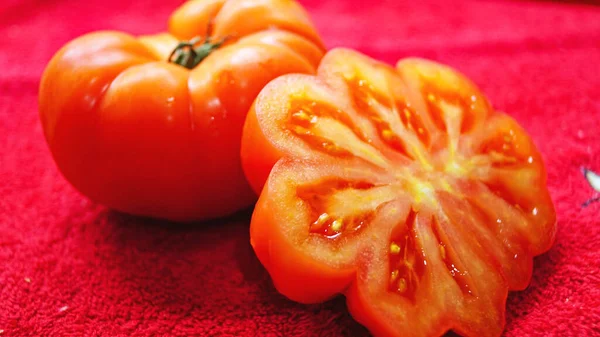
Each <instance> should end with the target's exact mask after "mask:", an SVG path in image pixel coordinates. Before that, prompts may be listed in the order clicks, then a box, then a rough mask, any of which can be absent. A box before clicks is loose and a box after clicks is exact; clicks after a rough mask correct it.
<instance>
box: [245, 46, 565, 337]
mask: <svg viewBox="0 0 600 337" xmlns="http://www.w3.org/2000/svg"><path fill="white" fill-rule="evenodd" d="M242 161H243V165H244V170H245V173H246V175H247V177H248V179H249V180H250V182H251V183H252V186H253V187H254V188H255V189H256V191H257V192H261V195H260V198H259V201H258V203H257V206H256V209H255V211H254V214H253V216H252V223H251V230H250V233H251V243H252V246H253V248H254V250H255V252H256V254H257V256H258V258H259V260H260V261H261V263H262V264H263V265H264V266H265V268H266V269H267V270H268V272H269V274H270V275H271V277H272V279H273V282H274V285H275V287H276V288H277V289H278V290H279V291H280V292H281V293H282V294H284V295H285V296H287V297H288V298H290V299H292V300H295V301H298V302H302V303H315V302H320V301H324V300H327V299H329V298H331V297H333V296H335V295H337V294H340V293H342V294H345V296H346V297H347V304H348V307H349V311H350V313H351V314H352V315H353V316H354V317H355V319H356V320H357V321H359V322H360V323H362V324H364V325H365V326H366V327H367V328H368V329H369V330H370V331H371V332H372V333H373V334H375V335H377V336H415V337H417V336H440V335H442V334H443V333H445V332H446V331H448V330H454V331H455V332H457V333H459V334H462V335H465V336H499V335H500V334H501V333H502V331H503V327H504V316H505V302H506V298H507V294H508V291H509V290H522V289H524V288H526V287H527V286H528V284H529V281H530V278H531V274H532V257H533V256H535V255H538V254H542V253H544V252H545V251H547V250H548V249H549V248H550V247H551V245H552V243H553V241H554V237H555V232H556V221H555V210H554V206H553V204H552V201H551V198H550V196H549V192H548V190H547V188H546V172H545V166H544V163H543V162H542V158H541V155H540V153H539V151H538V150H537V149H536V147H535V145H534V143H533V142H532V140H531V138H530V137H529V136H528V135H527V134H526V132H525V130H524V129H523V128H522V127H520V126H519V125H518V123H517V122H515V120H514V119H512V118H511V117H509V116H508V115H507V114H504V113H501V112H497V111H495V110H494V109H493V108H492V106H491V105H490V103H489V102H488V100H487V99H486V97H484V95H483V94H482V93H481V92H480V91H479V90H478V88H477V87H476V86H475V84H474V83H473V82H472V81H470V80H468V79H467V78H466V77H465V76H464V75H462V74H460V73H458V72H457V71H455V70H453V69H451V68H450V67H448V66H445V65H442V64H438V63H434V62H431V61H427V60H423V59H417V58H408V59H403V60H401V61H400V62H399V63H398V64H397V67H396V68H393V67H391V66H389V65H386V64H383V63H381V62H378V61H376V60H373V59H370V58H368V57H367V56H364V55H362V54H360V53H358V52H355V51H352V50H348V49H334V50H332V51H330V52H329V53H327V54H326V55H325V57H324V58H323V60H322V62H321V64H320V66H319V69H318V73H317V75H316V76H310V75H286V76H282V77H280V78H278V79H276V80H274V81H272V82H271V83H269V84H268V85H267V86H266V87H265V88H264V89H263V91H262V92H261V93H260V94H259V96H258V98H257V100H256V102H255V104H254V105H253V107H252V109H251V111H250V112H249V115H248V118H247V121H246V124H245V127H244V135H243V140H242Z"/></svg>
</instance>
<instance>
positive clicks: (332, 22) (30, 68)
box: [0, 0, 600, 337]
mask: <svg viewBox="0 0 600 337" xmlns="http://www.w3.org/2000/svg"><path fill="white" fill-rule="evenodd" d="M303 3H304V4H305V6H306V8H307V9H308V10H309V11H310V13H311V14H312V16H313V19H314V21H315V23H316V25H317V26H318V28H319V30H320V31H321V33H322V35H323V38H324V40H325V41H326V43H327V44H328V46H329V47H334V46H346V47H351V48H356V49H358V50H360V51H363V52H365V53H367V54H369V55H371V56H374V57H378V58H380V59H382V60H384V61H387V62H395V61H396V60H397V59H398V58H401V57H405V56H422V57H428V58H431V59H435V60H438V61H442V62H444V63H448V64H450V65H452V66H454V67H456V68H458V69H460V70H461V71H463V72H464V73H466V74H467V75H468V76H469V77H471V78H472V79H473V80H474V81H475V82H476V83H477V84H479V85H480V86H481V88H482V89H483V90H484V92H485V93H486V94H487V95H488V96H489V97H490V99H491V101H492V102H493V104H494V105H495V106H496V107H497V108H498V109H502V110H504V111H507V112H508V113H510V114H511V115H512V116H514V117H515V118H516V119H517V120H518V121H519V122H520V123H521V124H522V125H523V126H524V127H525V128H526V129H527V130H528V131H529V132H530V133H531V135H532V137H533V138H534V140H535V141H536V143H537V144H538V145H539V148H540V150H541V151H542V153H543V155H544V157H545V159H546V163H547V166H548V176H549V188H550V191H551V194H552V197H553V199H554V201H555V203H556V208H557V212H558V221H559V222H558V225H559V229H558V236H557V241H556V244H555V245H554V247H553V248H552V250H551V251H550V252H549V253H547V254H545V255H543V256H541V257H539V258H537V259H536V260H535V271H534V275H533V280H532V283H531V286H530V287H529V289H527V290H526V291H523V292H520V293H515V294H512V295H511V296H510V297H509V299H508V304H507V307H508V309H507V310H508V314H507V327H506V336H530V335H538V336H592V335H596V336H599V335H600V275H599V273H600V220H599V219H600V204H594V205H591V206H589V207H587V208H582V207H581V203H582V202H583V201H585V200H586V199H587V198H590V197H592V196H594V192H593V190H592V189H591V188H590V187H589V186H588V185H587V184H586V182H585V181H584V179H583V177H582V175H581V173H580V171H579V170H580V167H581V166H587V167H590V168H592V169H595V170H600V101H599V100H598V98H599V97H600V65H599V62H600V7H598V6H597V5H594V4H592V2H589V1H588V2H576V1H563V2H554V1H501V0H495V1H494V0H487V1H483V0H482V1H464V0H461V1H439V2H432V1H393V0H389V1H366V0H360V1H358V0H357V1H334V0H305V1H303ZM178 4H179V1H164V0H138V1H117V0H87V1H68V0H55V1H49V0H2V2H1V3H0V331H1V332H0V336H2V337H3V336H49V335H52V336H81V335H98V336H100V335H102V336H151V335H250V336H252V335H273V336H292V335H294V336H304V335H315V336H338V335H355V336H363V335H366V334H367V332H366V330H364V329H363V328H362V327H360V326H359V325H358V324H357V323H355V322H354V321H353V320H352V319H351V317H350V316H349V315H348V313H347V311H346V309H345V306H344V300H343V299H342V298H338V299H336V300H333V301H330V302H328V303H324V304H322V305H310V306H305V305H299V304H295V303H292V302H290V301H288V300H286V299H285V298H284V297H282V296H280V295H278V294H277V293H276V291H275V290H274V288H273V287H272V285H271V283H270V282H269V279H268V276H267V274H266V273H265V271H264V270H263V268H262V267H261V265H260V264H259V263H258V261H257V260H256V258H255V257H254V254H253V252H252V250H251V248H250V245H249V238H248V221H249V212H246V213H243V214H240V215H239V216H236V217H234V218H230V219H226V220H222V221H215V222H212V223H206V224H198V225H195V226H181V225H176V224H172V223H166V222H161V221H153V220H144V219H138V218H134V217H130V216H126V215H122V214H118V213H115V212H112V211H110V210H107V209H105V208H104V207H102V206H100V205H96V204H94V203H92V202H90V201H88V200H87V199H86V198H85V197H83V196H81V195H80V194H78V193H77V192H76V191H75V190H74V189H73V188H72V187H71V186H69V185H68V184H67V183H66V181H65V180H64V179H63V178H62V177H61V176H60V174H59V173H58V171H57V169H56V167H55V165H54V162H53V161H52V159H51V157H50V154H49V152H48V150H47V147H46V144H45V142H44V139H43V136H42V132H41V128H40V124H39V122H38V115H37V102H36V99H37V87H38V83H39V78H40V74H41V72H42V70H43V67H44V66H45V64H46V62H47V61H48V60H49V59H50V57H51V56H52V54H53V53H54V52H55V51H56V50H57V49H58V48H59V47H60V46H61V45H63V44H64V43H66V42H67V41H68V40H70V39H73V38H75V37H76V36H78V35H80V34H83V33H86V32H89V31H92V30H99V29H118V30H124V31H128V32H131V33H150V32H155V31H157V30H162V29H164V28H165V26H166V20H167V17H168V14H169V13H170V11H171V10H172V9H174V8H175V7H176V6H177V5H178Z"/></svg>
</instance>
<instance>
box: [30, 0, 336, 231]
mask: <svg viewBox="0 0 600 337" xmlns="http://www.w3.org/2000/svg"><path fill="white" fill-rule="evenodd" d="M209 27H210V29H209ZM194 37H197V38H196V39H195V41H191V42H190V43H188V44H185V43H184V44H181V45H178V44H179V42H180V41H184V40H188V39H192V38H194ZM323 50H324V48H323V46H322V42H321V40H320V38H319V36H318V34H317V32H316V31H315V29H314V27H313V26H312V24H311V22H310V20H309V18H308V16H307V15H306V13H305V12H304V10H303V9H302V8H301V6H300V5H298V3H296V2H295V1H290V0H259V1H255V0H252V1H249V0H227V1H226V0H210V1H188V2H186V3H185V4H183V5H182V6H181V7H180V8H179V9H177V10H176V11H175V13H174V14H173V16H172V17H171V20H170V32H169V33H163V34H157V35H152V36H142V37H139V38H135V37H133V36H130V35H127V34H124V33H118V32H99V33H92V34H88V35H85V36H83V37H80V38H78V39H75V40H74V41H72V42H70V43H68V44H67V45H66V46H64V47H63V48H62V49H61V50H60V51H58V53H57V54H56V55H55V56H54V57H53V58H52V60H51V61H50V63H49V65H48V67H47V68H46V70H45V72H44V74H43V77H42V80H41V86H40V92H39V109H40V116H41V121H42V126H43V129H44V133H45V136H46V139H47V141H48V144H49V146H50V150H51V152H52V155H53V157H54V159H55V161H56V163H57V165H58V168H59V169H60V171H61V172H62V173H63V175H64V176H65V177H66V179H67V180H68V181H69V182H71V183H72V184H73V186H75V187H76V188H77V189H78V190H79V191H80V192H81V193H83V194H84V195H86V196H88V197H90V198H91V199H93V200H94V201H97V202H99V203H102V204H104V205H107V206H109V207H111V208H114V209H117V210H120V211H123V212H127V213H131V214H136V215H143V216H152V217H158V218H165V219H170V220H176V221H192V220H202V219H207V218H214V217H219V216H224V215H228V214H230V213H233V212H235V211H237V210H240V209H243V208H245V207H248V206H250V205H251V204H252V203H253V202H254V201H255V199H256V195H255V194H254V193H253V192H252V190H251V189H250V187H249V186H248V184H247V182H246V180H245V178H244V174H243V171H242V168H241V163H240V158H239V151H240V139H241V133H242V127H243V124H244V119H245V117H246V114H247V112H248V109H249V107H250V105H251V104H252V101H253V100H254V98H255V97H256V95H257V94H258V93H259V91H260V90H261V89H262V88H263V86H264V85H265V84H267V83H268V82H269V81H270V80H272V79H274V78H276V77H278V76H280V75H282V74H287V73H314V72H315V70H316V66H317V65H318V63H319V61H320V59H321V57H322V54H323Z"/></svg>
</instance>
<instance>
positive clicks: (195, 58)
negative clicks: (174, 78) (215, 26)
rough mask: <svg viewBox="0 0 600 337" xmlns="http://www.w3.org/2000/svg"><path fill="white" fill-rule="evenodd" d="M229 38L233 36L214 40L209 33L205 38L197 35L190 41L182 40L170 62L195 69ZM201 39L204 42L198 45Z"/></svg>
mask: <svg viewBox="0 0 600 337" xmlns="http://www.w3.org/2000/svg"><path fill="white" fill-rule="evenodd" d="M229 39H231V36H225V37H223V38H221V39H219V40H217V41H214V42H213V41H212V38H211V37H210V34H207V35H206V37H205V38H204V40H202V37H200V36H196V37H195V38H193V39H191V40H189V41H181V42H180V43H179V44H178V45H177V46H176V47H175V49H173V51H172V52H171V54H170V55H169V59H168V62H170V63H175V64H178V65H180V66H182V67H185V68H187V69H194V68H195V67H196V66H197V65H198V64H200V62H202V61H203V60H204V59H205V58H207V57H208V55H210V54H211V53H212V52H214V51H215V50H217V49H219V48H220V47H222V46H223V44H225V42H227V41H228V40H229ZM201 41H202V44H200V45H199V46H197V47H196V45H198V44H199V43H200V42H201Z"/></svg>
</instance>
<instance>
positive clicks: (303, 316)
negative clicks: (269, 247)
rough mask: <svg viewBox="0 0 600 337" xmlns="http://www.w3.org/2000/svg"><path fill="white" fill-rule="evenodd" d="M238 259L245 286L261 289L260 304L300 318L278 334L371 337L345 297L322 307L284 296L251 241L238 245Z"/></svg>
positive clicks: (333, 300) (288, 322) (258, 296)
mask: <svg viewBox="0 0 600 337" xmlns="http://www.w3.org/2000/svg"><path fill="white" fill-rule="evenodd" d="M235 256H236V263H237V264H238V268H239V270H240V271H241V272H242V274H243V275H244V280H245V282H246V283H248V284H253V287H255V288H256V289H257V293H256V296H257V297H256V299H257V302H259V303H262V305H263V306H265V307H268V308H270V309H269V311H271V312H273V313H275V312H280V313H283V314H284V315H289V316H290V317H295V318H296V319H295V320H290V321H287V322H286V324H285V325H281V327H280V328H279V329H278V330H277V331H274V332H276V333H279V334H283V335H285V336H287V335H290V336H291V335H297V333H298V331H303V328H304V329H305V328H306V327H307V326H308V327H310V331H305V332H306V333H309V334H310V335H311V336H326V335H327V336H355V337H362V336H365V337H366V336H371V334H370V333H369V331H368V330H367V329H366V328H365V327H363V326H362V325H360V324H359V323H358V322H356V321H355V320H354V319H353V318H352V316H351V315H350V313H349V312H348V309H347V307H346V300H345V297H344V296H342V295H339V296H337V297H335V298H333V299H331V300H329V301H326V302H323V303H320V304H309V305H307V304H301V303H297V302H293V301H292V300H290V299H288V298H286V297H285V296H283V295H281V294H280V293H279V292H278V291H277V289H276V288H275V286H274V285H273V282H272V281H271V278H270V276H269V274H268V272H267V271H266V269H265V268H264V267H263V266H262V264H261V263H260V261H259V260H258V258H257V257H256V254H254V251H253V249H252V246H251V245H250V241H249V240H244V241H243V242H240V243H239V244H238V245H236V253H235ZM275 316H277V315H275Z"/></svg>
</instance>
